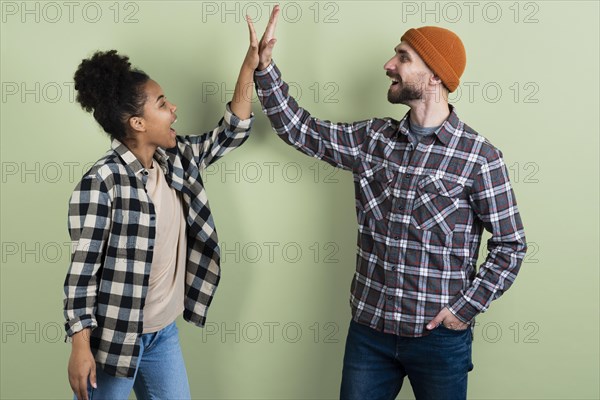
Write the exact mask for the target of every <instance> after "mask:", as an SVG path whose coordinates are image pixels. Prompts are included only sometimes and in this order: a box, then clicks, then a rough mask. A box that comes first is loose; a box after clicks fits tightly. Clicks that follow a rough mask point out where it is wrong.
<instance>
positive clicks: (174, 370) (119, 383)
mask: <svg viewBox="0 0 600 400" xmlns="http://www.w3.org/2000/svg"><path fill="white" fill-rule="evenodd" d="M138 360H139V361H138V365H137V369H136V372H135V376H134V377H133V378H117V377H114V376H112V375H108V374H107V373H105V372H104V371H102V369H101V368H100V367H99V366H96V383H97V386H98V388H97V389H94V388H93V387H92V385H91V384H90V383H89V381H88V397H89V399H90V400H99V399H107V400H127V399H128V398H129V394H130V393H131V389H132V388H133V390H134V392H135V396H136V398H137V399H138V400H145V399H177V400H180V399H181V400H188V399H190V398H191V395H190V387H189V383H188V378H187V372H186V369H185V363H184V362H183V355H182V354H181V347H180V346H179V331H178V329H177V325H175V322H172V323H171V324H169V325H167V326H166V327H164V328H163V329H161V330H160V331H158V332H154V333H144V334H142V337H141V344H140V356H139V358H138ZM74 398H75V400H77V397H76V396H75V397H74Z"/></svg>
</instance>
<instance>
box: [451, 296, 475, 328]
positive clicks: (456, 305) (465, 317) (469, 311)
mask: <svg viewBox="0 0 600 400" xmlns="http://www.w3.org/2000/svg"><path fill="white" fill-rule="evenodd" d="M447 307H448V309H449V310H450V311H451V312H452V314H454V315H455V316H456V318H458V319H459V320H461V321H462V322H464V323H465V324H468V323H470V322H471V320H472V319H473V318H475V316H476V315H477V314H479V313H480V312H481V311H480V310H478V309H477V308H475V306H473V305H472V304H471V303H469V301H468V300H467V299H466V298H465V296H463V295H462V294H458V295H457V296H456V297H455V298H454V299H452V301H450V304H449V305H448V306H447Z"/></svg>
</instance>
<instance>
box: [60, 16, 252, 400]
mask: <svg viewBox="0 0 600 400" xmlns="http://www.w3.org/2000/svg"><path fill="white" fill-rule="evenodd" d="M248 27H249V30H250V47H249V49H248V52H247V54H246V57H245V59H244V62H243V64H242V67H241V71H240V74H239V77H238V81H237V83H236V87H235V92H234V95H233V99H232V101H231V102H230V103H228V104H227V106H226V109H225V115H224V117H223V118H222V119H221V121H220V122H219V124H218V126H217V127H216V128H215V129H214V130H213V131H211V132H208V133H205V134H203V135H200V136H177V135H176V132H175V130H174V129H173V128H172V127H171V125H173V123H175V121H176V119H177V116H176V115H175V111H176V110H177V107H176V106H175V104H173V103H171V102H170V101H169V100H168V99H167V97H166V96H165V94H164V92H163V90H162V88H161V87H160V85H159V84H158V83H157V82H155V81H153V80H152V79H150V78H149V77H148V75H146V74H145V73H144V72H142V71H140V70H137V69H132V68H131V64H130V63H129V62H128V58H127V57H125V56H121V55H119V54H117V52H116V51H115V50H111V51H107V52H97V53H95V54H94V55H93V56H92V57H91V58H89V59H86V60H83V61H82V63H81V64H80V65H79V68H78V69H77V72H76V73H75V89H76V90H77V101H78V102H79V103H80V104H81V106H82V107H83V108H84V109H85V110H86V111H89V112H93V115H94V118H95V119H96V121H97V122H98V123H99V124H100V125H101V126H102V128H103V129H104V130H105V131H106V132H107V133H108V134H109V135H110V137H111V139H112V143H111V149H110V150H109V151H108V152H107V153H106V154H105V155H104V156H103V157H102V158H101V159H100V160H98V162H96V164H95V165H94V166H93V167H92V168H91V169H90V170H89V171H88V172H87V173H86V174H85V175H84V176H83V178H82V179H81V181H80V182H79V184H78V185H77V187H76V188H75V190H74V192H73V194H72V196H71V199H70V205H69V233H70V235H71V240H72V259H71V265H70V267H69V271H68V273H67V276H66V279H65V285H64V292H65V297H64V314H65V318H66V324H65V327H66V331H67V337H72V350H71V357H70V360H69V367H68V374H69V382H70V384H71V388H72V389H73V391H74V393H75V396H76V398H78V399H80V400H82V399H86V400H87V399H91V398H93V399H94V400H95V399H100V398H106V399H126V398H128V396H129V394H130V392H131V389H132V388H133V390H134V391H135V393H136V396H137V398H138V399H148V398H160V399H167V398H169V399H175V398H176V399H189V398H190V391H189V384H188V379H187V374H186V369H185V364H184V362H183V358H182V354H181V349H180V346H179V338H178V331H177V327H176V325H175V322H174V321H175V320H176V318H177V317H178V316H179V315H181V313H183V317H184V319H185V320H186V321H189V322H191V323H194V324H196V325H198V326H203V325H204V322H205V319H206V311H207V308H208V306H209V305H210V302H211V300H212V298H213V295H214V291H215V289H216V287H217V284H218V282H219V276H220V269H219V248H218V239H217V234H216V231H215V225H214V222H213V218H212V216H211V213H210V209H209V206H208V201H207V198H206V192H205V190H204V187H203V184H202V180H201V179H200V171H201V170H202V169H204V168H206V167H207V166H208V165H210V164H211V163H213V162H214V161H216V160H217V159H218V158H219V157H221V156H223V155H224V154H226V153H228V152H229V151H231V150H233V149H234V148H236V147H238V146H240V145H241V144H242V143H243V142H244V141H245V140H246V139H247V137H248V133H249V131H250V126H251V124H252V121H253V116H252V114H251V96H252V91H253V73H254V70H255V69H256V67H257V65H258V47H257V40H256V33H255V32H254V29H253V27H252V24H251V21H249V20H248Z"/></svg>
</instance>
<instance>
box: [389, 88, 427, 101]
mask: <svg viewBox="0 0 600 400" xmlns="http://www.w3.org/2000/svg"><path fill="white" fill-rule="evenodd" d="M396 85H400V83H397V84H396ZM392 89H393V87H390V89H389V90H388V101H389V102H390V103H392V104H406V103H407V102H409V101H413V100H421V99H422V98H423V91H422V90H421V89H420V88H419V87H417V86H414V85H410V84H409V85H406V86H404V87H403V88H402V89H400V91H399V92H397V91H392Z"/></svg>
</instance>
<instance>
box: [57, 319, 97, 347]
mask: <svg viewBox="0 0 600 400" xmlns="http://www.w3.org/2000/svg"><path fill="white" fill-rule="evenodd" d="M97 327H98V323H97V322H96V318H94V316H93V315H91V314H84V315H80V316H78V317H75V318H72V319H70V320H68V321H67V322H65V330H66V331H67V336H66V337H65V342H66V341H67V338H69V337H71V336H73V335H74V334H76V333H77V332H80V331H82V330H84V329H85V328H91V329H92V330H94V329H95V328H97Z"/></svg>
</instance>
